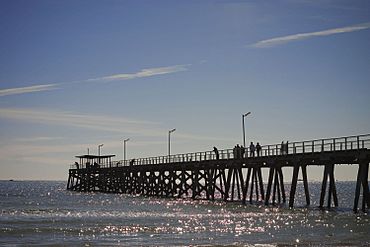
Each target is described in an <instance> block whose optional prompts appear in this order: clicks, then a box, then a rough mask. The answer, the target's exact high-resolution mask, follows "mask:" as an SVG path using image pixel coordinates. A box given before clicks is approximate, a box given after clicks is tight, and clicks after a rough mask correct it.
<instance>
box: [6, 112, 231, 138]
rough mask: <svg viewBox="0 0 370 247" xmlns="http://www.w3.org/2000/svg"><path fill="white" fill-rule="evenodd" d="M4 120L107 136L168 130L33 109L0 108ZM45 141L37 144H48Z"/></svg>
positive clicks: (140, 122)
mask: <svg viewBox="0 0 370 247" xmlns="http://www.w3.org/2000/svg"><path fill="white" fill-rule="evenodd" d="M0 118H5V119H11V120H18V121H22V122H23V123H27V122H28V123H30V122H31V123H36V124H48V125H59V126H66V127H74V128H82V129H92V130H98V131H105V132H113V133H120V134H125V135H130V136H145V137H160V138H162V137H163V136H166V134H167V132H168V129H167V128H165V127H163V126H162V125H161V123H157V122H152V121H143V120H136V119H129V118H123V117H113V116H104V115H88V114H80V113H73V112H66V111H56V110H48V109H32V108H0ZM176 136H177V137H178V138H180V139H183V140H196V141H199V140H208V141H215V140H224V141H231V139H225V138H218V137H207V136H199V135H192V134H187V133H176ZM45 140H48V138H46V137H41V138H39V139H38V140H34V141H45Z"/></svg>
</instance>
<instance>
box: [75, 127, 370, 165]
mask: <svg viewBox="0 0 370 247" xmlns="http://www.w3.org/2000/svg"><path fill="white" fill-rule="evenodd" d="M285 147H286V148H285V149H284V148H283V147H282V144H281V143H280V144H268V145H263V146H261V151H260V153H259V156H261V157H268V156H278V155H287V154H305V153H318V152H328V151H332V152H333V151H345V150H357V149H364V148H370V134H363V135H353V136H343V137H335V138H323V139H314V140H307V141H295V142H289V143H288V146H285ZM239 152H240V151H239ZM235 155H238V154H237V153H235V151H234V150H233V149H224V150H219V159H227V160H228V159H234V158H250V157H252V153H251V152H250V148H249V147H246V148H244V155H243V157H241V155H240V154H239V157H235ZM255 156H257V154H256V153H255ZM207 160H216V154H215V153H214V151H202V152H192V153H180V154H173V155H170V156H168V155H166V156H155V157H146V158H138V159H135V161H134V162H132V160H131V162H130V161H128V160H126V161H124V160H119V161H113V162H111V163H109V164H106V165H103V166H102V165H101V166H100V167H102V168H111V167H122V166H129V165H157V164H168V163H183V162H190V161H207ZM130 163H131V164H130ZM75 168H76V166H75V165H71V169H75ZM80 168H84V167H83V164H80Z"/></svg>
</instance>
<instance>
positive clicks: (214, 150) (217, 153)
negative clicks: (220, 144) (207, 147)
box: [213, 147, 220, 160]
mask: <svg viewBox="0 0 370 247" xmlns="http://www.w3.org/2000/svg"><path fill="white" fill-rule="evenodd" d="M213 152H215V155H216V160H219V159H220V154H219V152H218V149H217V148H216V147H213Z"/></svg>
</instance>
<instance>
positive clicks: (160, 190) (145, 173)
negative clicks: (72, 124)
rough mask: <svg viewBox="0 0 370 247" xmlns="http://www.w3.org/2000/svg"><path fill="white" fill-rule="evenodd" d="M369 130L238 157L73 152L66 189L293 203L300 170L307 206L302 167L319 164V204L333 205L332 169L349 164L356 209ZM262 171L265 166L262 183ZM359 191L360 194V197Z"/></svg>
mask: <svg viewBox="0 0 370 247" xmlns="http://www.w3.org/2000/svg"><path fill="white" fill-rule="evenodd" d="M368 148H370V134H368V135H358V136H347V137H339V138H330V139H318V140H310V141H301V142H293V143H289V146H288V147H287V149H285V150H286V151H283V152H282V149H281V145H280V144H276V145H265V146H262V149H261V152H260V154H259V155H258V156H257V155H256V156H252V155H251V153H250V150H249V149H248V148H245V155H243V157H238V155H235V150H231V149H228V150H220V151H219V155H216V154H215V153H214V152H213V151H207V152H196V153H187V154H176V155H171V156H159V157H150V158H142V159H136V160H131V161H112V157H114V155H104V156H96V155H82V156H76V157H77V158H79V159H80V160H79V162H76V163H75V164H74V165H71V169H70V170H69V177H68V183H67V189H68V190H72V191H85V192H90V191H99V192H106V193H128V194H137V195H143V196H157V197H180V198H182V197H190V198H193V199H206V200H215V199H218V200H224V201H231V202H234V201H240V202H241V203H247V202H249V203H253V202H258V201H259V202H263V203H264V204H266V205H269V204H273V205H275V204H276V203H278V204H281V203H286V201H287V195H288V198H289V207H293V206H294V199H295V193H296V188H297V182H298V177H299V173H300V172H301V174H302V182H303V186H304V191H305V199H306V204H307V205H310V203H311V202H310V193H309V180H308V174H307V166H323V167H324V174H323V180H322V188H321V195H320V205H318V206H319V207H327V208H330V207H332V206H335V207H337V206H338V197H337V188H336V184H335V182H336V181H335V176H334V169H335V167H336V165H347V164H354V165H356V166H354V168H357V183H356V187H355V188H354V192H355V193H354V194H355V198H354V204H353V210H354V211H355V212H357V211H358V209H359V202H360V199H362V200H361V202H362V203H361V205H360V208H361V209H362V211H364V212H365V211H367V209H368V208H369V207H370V194H369V180H368V179H369V178H368V174H369V163H370V149H368ZM284 167H292V168H293V174H292V181H291V185H290V191H289V192H288V191H285V187H284V174H283V170H282V168H284ZM261 169H268V170H269V172H268V181H267V185H266V184H265V185H264V183H263V178H262V171H261ZM361 195H362V196H361Z"/></svg>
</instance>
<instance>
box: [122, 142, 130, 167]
mask: <svg viewBox="0 0 370 247" xmlns="http://www.w3.org/2000/svg"><path fill="white" fill-rule="evenodd" d="M129 140H130V138H127V139H125V140H123V162H126V142H128V141H129Z"/></svg>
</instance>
